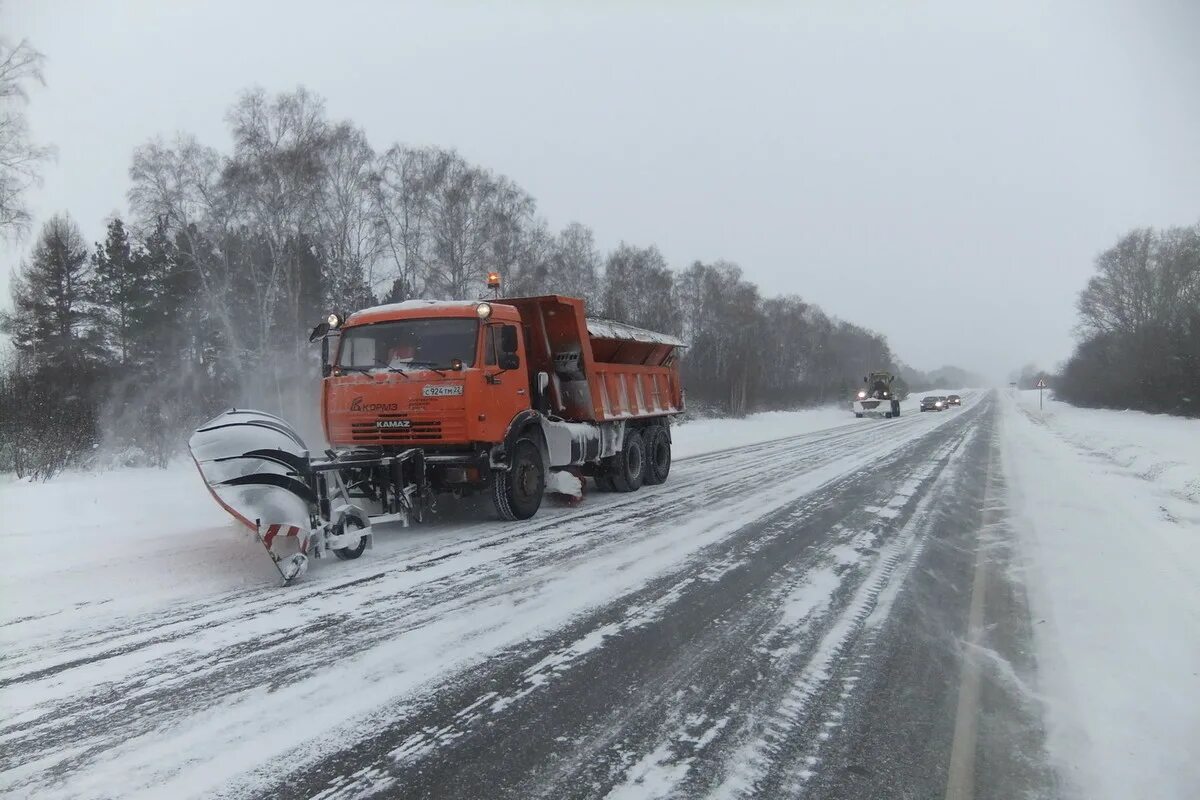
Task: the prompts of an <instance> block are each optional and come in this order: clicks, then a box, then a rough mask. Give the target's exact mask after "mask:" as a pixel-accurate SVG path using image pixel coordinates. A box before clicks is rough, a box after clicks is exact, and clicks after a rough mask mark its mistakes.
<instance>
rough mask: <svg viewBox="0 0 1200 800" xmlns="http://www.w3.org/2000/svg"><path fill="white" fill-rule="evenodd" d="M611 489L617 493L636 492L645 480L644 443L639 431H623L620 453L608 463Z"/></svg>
mask: <svg viewBox="0 0 1200 800" xmlns="http://www.w3.org/2000/svg"><path fill="white" fill-rule="evenodd" d="M609 474H610V475H611V476H612V483H613V488H614V489H615V490H617V491H618V492H636V491H637V490H638V489H640V488H642V484H643V483H644V482H645V480H646V443H645V441H643V440H642V434H641V431H635V430H629V429H626V431H625V444H624V446H622V447H621V452H619V453H617V454H616V455H615V456H613V458H612V461H610V462H609Z"/></svg>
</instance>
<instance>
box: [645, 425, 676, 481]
mask: <svg viewBox="0 0 1200 800" xmlns="http://www.w3.org/2000/svg"><path fill="white" fill-rule="evenodd" d="M642 439H643V441H644V442H645V445H646V480H645V484H646V485H647V486H658V485H659V484H660V483H663V482H664V481H666V479H667V476H668V475H670V474H671V436H670V434H668V433H667V429H666V428H665V427H663V426H656V427H653V428H650V429H649V430H647V431H646V434H645V436H643V437H642Z"/></svg>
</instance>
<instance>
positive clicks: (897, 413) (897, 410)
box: [892, 400, 900, 418]
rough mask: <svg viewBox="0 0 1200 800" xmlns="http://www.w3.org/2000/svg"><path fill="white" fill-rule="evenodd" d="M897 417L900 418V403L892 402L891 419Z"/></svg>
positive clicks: (897, 401)
mask: <svg viewBox="0 0 1200 800" xmlns="http://www.w3.org/2000/svg"><path fill="white" fill-rule="evenodd" d="M898 416H900V401H899V400H893V401H892V417H893V418H895V417H898Z"/></svg>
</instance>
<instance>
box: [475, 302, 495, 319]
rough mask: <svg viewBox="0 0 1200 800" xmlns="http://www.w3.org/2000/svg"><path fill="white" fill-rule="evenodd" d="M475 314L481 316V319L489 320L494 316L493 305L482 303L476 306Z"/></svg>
mask: <svg viewBox="0 0 1200 800" xmlns="http://www.w3.org/2000/svg"><path fill="white" fill-rule="evenodd" d="M475 313H476V314H478V315H479V318H480V319H487V318H488V317H490V316H491V315H492V304H491V303H480V304H479V305H477V306H475Z"/></svg>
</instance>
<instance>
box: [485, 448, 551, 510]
mask: <svg viewBox="0 0 1200 800" xmlns="http://www.w3.org/2000/svg"><path fill="white" fill-rule="evenodd" d="M545 490H546V468H545V466H544V465H543V464H542V451H541V450H539V449H538V446H537V444H535V443H534V441H533V440H532V439H528V438H524V439H518V440H517V441H516V443H515V444H514V445H513V448H512V453H511V454H510V455H509V458H508V469H507V470H496V471H495V472H493V473H492V504H493V505H495V506H496V513H497V514H498V515H499V516H500V518H501V519H505V520H509V521H512V520H518V519H529V518H530V517H532V516H533V515H534V514H536V513H537V510H538V509H539V508H541V505H542V493H543V492H544V491H545Z"/></svg>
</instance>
